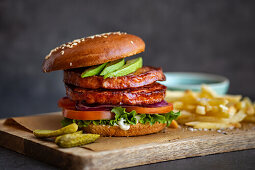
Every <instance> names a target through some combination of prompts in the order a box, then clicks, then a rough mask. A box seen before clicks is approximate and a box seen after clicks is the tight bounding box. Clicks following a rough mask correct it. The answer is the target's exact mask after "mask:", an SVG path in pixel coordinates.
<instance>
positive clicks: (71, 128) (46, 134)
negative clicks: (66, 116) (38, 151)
mask: <svg viewBox="0 0 255 170" xmlns="http://www.w3.org/2000/svg"><path fill="white" fill-rule="evenodd" d="M77 130H78V125H77V124H76V123H72V124H70V125H68V126H65V127H63V128H61V129H58V130H40V129H37V130H34V131H33V134H34V135H35V136H36V137H38V138H50V137H56V136H60V135H64V134H68V133H74V132H76V131H77Z"/></svg>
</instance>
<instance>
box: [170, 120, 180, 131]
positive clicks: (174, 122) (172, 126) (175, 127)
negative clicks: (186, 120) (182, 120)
mask: <svg viewBox="0 0 255 170" xmlns="http://www.w3.org/2000/svg"><path fill="white" fill-rule="evenodd" d="M169 127H170V128H174V129H177V128H179V125H178V123H177V122H176V121H175V120H173V121H172V123H171V124H170V126H169Z"/></svg>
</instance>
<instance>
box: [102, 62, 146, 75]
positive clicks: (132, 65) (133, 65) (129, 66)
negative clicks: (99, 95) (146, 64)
mask: <svg viewBox="0 0 255 170" xmlns="http://www.w3.org/2000/svg"><path fill="white" fill-rule="evenodd" d="M142 66H143V59H142V57H139V58H135V59H132V60H128V61H127V62H126V64H125V65H124V66H122V67H121V68H119V69H118V70H116V71H114V72H111V73H108V74H106V75H104V78H108V77H120V76H125V75H128V74H130V73H133V72H135V71H136V70H137V69H139V68H141V67H142Z"/></svg>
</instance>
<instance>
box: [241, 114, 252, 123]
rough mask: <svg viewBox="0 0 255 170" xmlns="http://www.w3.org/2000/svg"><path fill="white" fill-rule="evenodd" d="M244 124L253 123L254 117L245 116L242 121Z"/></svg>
mask: <svg viewBox="0 0 255 170" xmlns="http://www.w3.org/2000/svg"><path fill="white" fill-rule="evenodd" d="M243 121H244V122H251V123H255V116H246V117H245V118H244V119H243Z"/></svg>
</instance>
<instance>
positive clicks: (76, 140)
mask: <svg viewBox="0 0 255 170" xmlns="http://www.w3.org/2000/svg"><path fill="white" fill-rule="evenodd" d="M99 137H100V135H98V134H75V133H73V134H66V135H63V136H60V137H59V138H58V139H56V140H55V142H56V144H57V145H58V146H60V147H62V148H70V147H76V146H82V145H85V144H89V143H92V142H95V140H97V139H98V138H99Z"/></svg>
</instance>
